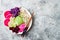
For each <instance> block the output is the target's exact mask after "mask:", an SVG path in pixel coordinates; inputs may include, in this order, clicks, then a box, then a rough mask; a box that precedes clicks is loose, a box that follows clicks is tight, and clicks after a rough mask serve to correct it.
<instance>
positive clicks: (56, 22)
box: [0, 0, 60, 40]
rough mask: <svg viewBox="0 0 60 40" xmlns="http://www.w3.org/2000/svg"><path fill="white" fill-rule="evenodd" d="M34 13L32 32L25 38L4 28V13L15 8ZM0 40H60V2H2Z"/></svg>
mask: <svg viewBox="0 0 60 40" xmlns="http://www.w3.org/2000/svg"><path fill="white" fill-rule="evenodd" d="M20 6H22V7H25V8H26V9H28V10H29V11H30V12H31V13H32V11H34V21H33V25H32V28H31V30H30V31H29V32H28V34H27V35H26V36H24V37H21V36H20V35H16V34H13V33H12V32H11V31H10V30H9V29H8V28H7V27H5V26H4V24H3V20H4V16H3V14H4V11H6V10H9V9H11V8H13V7H20ZM0 40H60V0H0Z"/></svg>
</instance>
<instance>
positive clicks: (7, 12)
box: [4, 11, 12, 18]
mask: <svg viewBox="0 0 60 40" xmlns="http://www.w3.org/2000/svg"><path fill="white" fill-rule="evenodd" d="M4 16H5V18H10V17H11V16H12V14H11V12H10V11H6V12H5V13H4Z"/></svg>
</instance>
